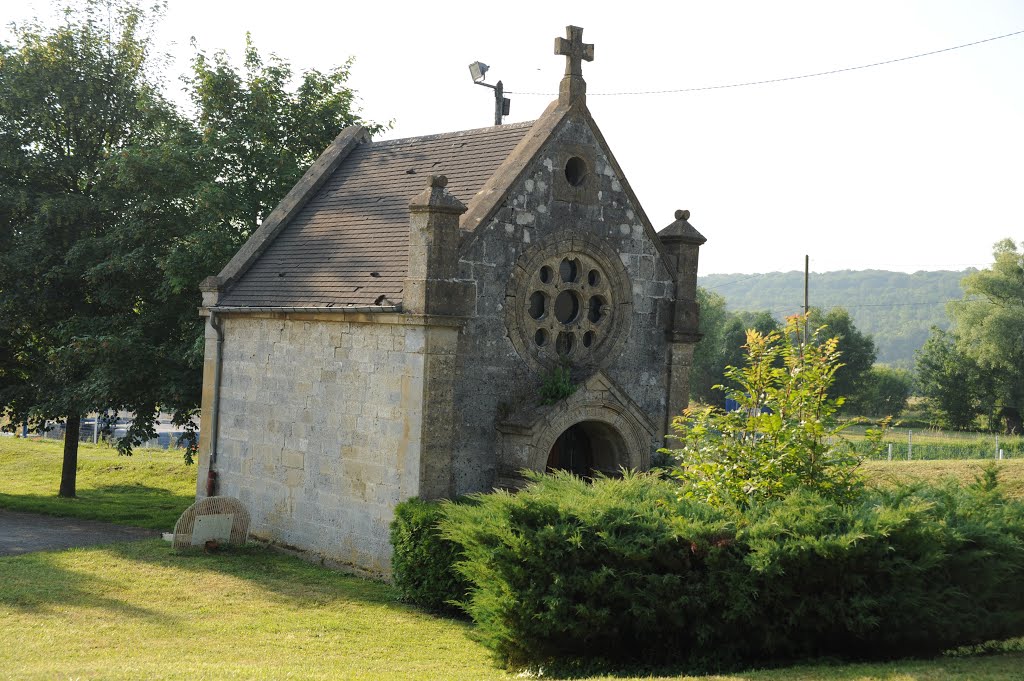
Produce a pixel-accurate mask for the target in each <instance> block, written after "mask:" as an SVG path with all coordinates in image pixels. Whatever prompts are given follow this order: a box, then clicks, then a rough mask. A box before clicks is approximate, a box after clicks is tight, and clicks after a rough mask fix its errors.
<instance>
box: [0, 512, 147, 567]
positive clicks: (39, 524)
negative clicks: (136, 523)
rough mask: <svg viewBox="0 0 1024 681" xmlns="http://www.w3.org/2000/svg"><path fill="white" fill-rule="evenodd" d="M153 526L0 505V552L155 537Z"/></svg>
mask: <svg viewBox="0 0 1024 681" xmlns="http://www.w3.org/2000/svg"><path fill="white" fill-rule="evenodd" d="M159 536H160V533H159V532H158V531H156V530H147V529H144V528H141V527H127V526H125V525H114V524H113V523H103V522H99V521H96V520H79V519H78V518H58V517H55V516H49V515H39V514H37V513H21V512H18V511H5V510H3V509H0V556H17V555H20V554H22V553H29V552H30V551H55V550H60V549H69V548H72V547H75V546H92V545H95V544H110V543H113V542H119V541H132V540H137V539H151V538H154V537H159Z"/></svg>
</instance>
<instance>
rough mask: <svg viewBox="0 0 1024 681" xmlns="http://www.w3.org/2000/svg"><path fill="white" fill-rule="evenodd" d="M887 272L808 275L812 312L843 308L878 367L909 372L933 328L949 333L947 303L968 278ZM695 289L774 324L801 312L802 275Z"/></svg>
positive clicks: (720, 281)
mask: <svg viewBox="0 0 1024 681" xmlns="http://www.w3.org/2000/svg"><path fill="white" fill-rule="evenodd" d="M969 271H971V270H965V271H961V272H949V271H940V272H915V273H914V274H905V273H903V272H887V271H884V270H861V271H853V270H844V271H842V272H824V273H821V274H815V273H813V272H812V273H811V276H810V286H809V290H810V303H811V306H812V307H820V308H822V309H825V310H827V309H829V308H831V307H844V308H846V309H847V310H848V311H849V312H850V315H851V316H852V317H853V320H854V323H855V324H856V325H857V328H858V329H860V330H861V331H864V332H866V333H869V334H871V336H872V337H873V338H874V339H875V345H876V347H877V348H878V360H877V361H878V362H880V363H884V364H888V365H890V366H894V367H900V368H904V369H912V368H913V366H914V352H915V351H916V350H917V349H918V348H920V347H921V345H922V344H923V343H924V341H925V339H927V338H928V333H929V329H930V328H931V327H932V325H935V326H938V327H940V328H942V329H948V328H949V323H950V322H949V317H947V316H946V302H947V301H949V300H955V299H959V298H962V297H963V292H962V291H961V290H960V280H961V279H962V278H963V276H964V275H965V274H967V272H969ZM698 284H699V285H700V286H702V287H704V288H705V289H707V290H709V291H714V292H715V293H718V294H720V295H721V296H723V297H724V298H725V300H726V302H727V304H728V308H729V310H732V311H734V312H740V311H744V310H749V311H754V312H756V311H760V310H770V311H771V312H772V314H773V315H774V316H775V317H776V318H777V319H780V320H781V319H785V317H786V316H787V315H791V314H796V313H798V312H800V310H801V308H802V307H803V302H804V273H803V272H769V273H767V274H709V275H707V276H705V277H700V278H699V280H698Z"/></svg>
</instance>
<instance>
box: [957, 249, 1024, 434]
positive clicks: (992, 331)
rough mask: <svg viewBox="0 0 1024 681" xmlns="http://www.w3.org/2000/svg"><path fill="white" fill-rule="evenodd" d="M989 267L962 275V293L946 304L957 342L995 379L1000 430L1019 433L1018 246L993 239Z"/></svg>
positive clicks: (1023, 424)
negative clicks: (1000, 423) (1001, 425)
mask: <svg viewBox="0 0 1024 681" xmlns="http://www.w3.org/2000/svg"><path fill="white" fill-rule="evenodd" d="M993 256H994V260H995V262H994V263H993V264H992V267H990V268H988V269H984V270H979V271H977V272H973V273H971V274H968V275H967V276H966V277H964V279H963V281H962V282H961V286H962V287H963V289H964V293H965V294H966V296H965V298H964V299H963V300H960V301H955V302H952V303H950V304H949V312H950V315H951V316H952V317H953V320H954V322H955V324H956V333H957V338H958V342H957V347H958V349H959V351H960V352H961V353H962V354H963V355H964V356H966V357H969V358H970V359H972V360H974V361H975V362H977V364H978V366H980V367H981V368H982V369H986V370H990V371H992V372H993V377H994V378H995V380H996V386H995V391H996V394H995V395H994V397H995V400H994V402H995V403H996V404H997V405H998V407H999V412H1000V416H1001V417H1002V419H1003V422H1004V424H1005V430H1006V431H1007V432H1010V433H1021V432H1024V420H1022V418H1021V414H1022V413H1024V251H1022V250H1019V249H1018V247H1017V244H1016V243H1014V241H1013V240H1012V239H1004V240H1002V241H1000V242H998V243H997V244H996V245H995V247H994V250H993Z"/></svg>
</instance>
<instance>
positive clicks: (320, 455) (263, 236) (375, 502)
mask: <svg viewBox="0 0 1024 681" xmlns="http://www.w3.org/2000/svg"><path fill="white" fill-rule="evenodd" d="M556 53H558V54H564V55H566V62H567V64H566V75H565V78H563V80H562V84H561V86H560V89H559V92H560V94H559V98H558V100H557V101H555V102H553V103H552V104H551V105H550V106H549V107H548V108H547V110H546V111H545V112H544V113H543V114H542V116H541V117H540V118H539V119H537V120H536V121H534V122H532V123H525V124H516V125H506V126H495V127H492V128H484V129H480V130H469V131H463V132H457V133H447V134H442V135H435V136H430V137H421V138H411V139H406V140H393V141H386V142H373V141H371V140H370V139H369V138H368V136H367V135H366V134H365V132H364V131H362V130H361V129H358V128H354V129H347V130H345V131H342V133H341V134H340V135H339V136H338V138H337V140H335V142H334V143H333V144H332V145H331V147H330V148H329V149H327V150H326V151H325V152H324V154H323V155H322V156H321V157H320V158H319V159H318V160H317V161H316V163H315V164H314V165H313V166H312V167H311V168H310V170H309V171H308V172H307V173H306V175H305V176H304V177H303V178H302V180H301V181H300V182H299V183H298V184H297V185H296V186H295V188H293V189H292V191H291V192H290V193H289V194H288V196H287V197H285V199H284V200H283V201H282V203H281V205H280V206H278V207H277V208H276V209H275V210H274V212H273V213H272V214H271V215H270V216H268V218H267V219H266V220H265V221H264V223H263V225H262V226H261V227H260V229H259V230H258V231H257V232H256V233H255V234H254V235H253V236H252V238H250V240H249V241H248V242H247V243H246V244H245V246H244V247H243V248H242V249H241V251H239V253H238V254H237V255H236V256H235V258H233V259H232V261H231V262H230V263H229V264H228V265H227V266H226V267H225V268H224V270H223V271H222V272H221V273H220V274H219V275H218V276H217V277H210V278H208V279H207V280H206V281H205V282H204V283H203V314H204V315H205V316H206V318H207V324H206V329H207V332H206V357H205V366H204V384H203V405H202V406H203V415H204V429H203V432H202V439H201V442H200V481H199V486H198V487H199V489H198V490H197V494H198V496H199V497H203V496H206V495H207V494H209V493H216V494H221V495H228V496H235V497H238V498H239V499H240V500H241V501H242V502H243V503H244V504H245V505H246V507H247V508H248V509H249V511H250V514H251V518H252V524H251V533H252V535H253V536H255V537H258V538H261V539H265V540H267V541H270V542H273V543H275V544H278V545H281V546H286V547H290V548H293V549H295V550H298V551H300V552H302V553H304V554H306V555H307V556H309V557H312V558H314V559H320V560H323V561H324V562H325V563H328V564H331V565H336V566H339V567H346V568H349V569H354V570H356V571H361V572H365V573H369V574H373V575H378V576H387V575H388V574H389V571H390V567H389V560H390V548H389V545H388V524H389V523H390V521H391V518H392V513H393V509H394V507H395V505H396V504H397V503H399V502H400V501H401V500H403V499H406V498H408V497H411V496H420V497H424V498H439V497H449V496H453V495H457V494H465V493H468V492H476V491H486V490H490V489H492V488H495V487H504V488H515V487H517V486H520V485H521V484H522V481H523V478H522V475H521V473H522V471H524V470H527V469H529V470H537V471H543V470H550V469H566V470H571V471H573V472H575V473H577V474H580V475H584V476H589V475H594V474H597V473H604V474H610V475H614V474H616V473H617V472H618V471H619V470H621V469H622V468H623V467H625V468H639V469H643V468H646V467H648V466H649V462H650V456H651V454H652V453H653V452H654V451H656V450H657V449H658V447H660V446H662V444H663V438H664V435H665V433H666V431H667V428H668V424H669V422H670V421H671V417H672V416H673V415H675V414H678V413H679V412H680V411H681V410H682V409H683V408H684V407H685V406H686V403H687V398H688V394H689V381H688V371H689V366H690V363H691V360H692V356H693V348H694V344H695V343H696V342H697V341H698V340H699V335H698V333H697V320H698V309H697V304H696V302H695V297H696V278H697V256H698V249H699V247H700V245H701V244H702V243H704V237H702V236H701V235H700V234H699V233H698V232H697V231H696V230H695V229H694V228H693V227H692V226H691V225H690V224H689V222H688V218H689V213H688V212H686V211H677V213H676V215H675V218H676V219H675V221H674V222H672V223H671V224H670V225H669V226H668V227H667V228H665V229H663V230H662V231H661V232H660V234H656V233H655V231H654V229H653V227H652V225H651V222H650V221H649V220H648V218H647V216H646V215H645V213H644V211H643V209H642V207H641V206H640V205H639V203H638V202H637V200H636V197H635V195H634V194H633V192H632V190H631V189H630V187H629V184H628V182H627V181H626V178H625V176H624V174H623V173H622V169H621V168H620V167H619V166H618V163H617V162H616V161H615V158H614V156H613V155H612V153H611V151H610V149H608V146H607V144H606V143H605V141H604V138H603V137H602V136H601V133H600V131H599V129H598V127H597V125H596V124H595V122H594V121H593V119H592V118H591V116H590V113H589V111H588V110H587V107H586V84H585V82H584V81H583V77H582V71H581V68H580V62H581V60H587V61H590V60H592V59H593V53H594V50H593V46H592V45H586V44H584V43H583V42H582V29H579V28H576V27H572V26H570V27H568V29H567V38H566V39H562V38H559V39H557V41H556ZM562 368H565V369H567V370H568V371H569V372H570V375H571V379H572V382H573V383H574V384H575V385H576V390H575V392H573V393H572V394H571V395H569V396H568V397H566V398H564V399H561V400H559V401H557V402H556V403H555V404H547V405H542V404H541V400H540V398H539V392H540V389H541V385H542V384H543V383H544V382H545V381H551V380H552V376H553V375H554V372H555V371H556V370H561V369H562Z"/></svg>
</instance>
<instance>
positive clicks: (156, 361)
mask: <svg viewBox="0 0 1024 681" xmlns="http://www.w3.org/2000/svg"><path fill="white" fill-rule="evenodd" d="M156 16H157V15H156V14H147V13H145V12H143V11H142V10H141V9H139V8H138V7H137V6H136V5H134V4H132V3H131V2H128V1H126V0H110V1H104V2H100V1H99V0H84V1H83V2H81V3H80V4H78V5H77V6H75V7H74V8H72V9H69V10H67V11H66V12H65V16H64V20H63V23H62V24H60V25H58V26H56V27H53V28H48V27H45V26H43V25H41V24H39V23H38V22H29V23H26V24H22V25H19V26H16V27H14V43H13V44H3V45H0V230H2V231H0V328H2V330H3V336H4V341H3V343H4V344H5V345H6V346H7V347H5V350H6V353H5V354H6V357H5V360H4V361H3V362H2V363H0V410H2V412H3V413H4V414H5V415H6V416H7V417H8V418H9V420H10V422H11V425H15V424H19V423H22V422H25V421H28V422H30V423H32V424H33V425H34V426H36V427H41V426H42V424H43V423H44V422H45V421H46V420H64V421H65V422H66V426H67V427H66V438H65V448H64V466H63V472H62V477H61V485H60V495H61V496H75V469H76V461H77V450H78V434H79V425H80V416H81V414H83V413H85V412H87V411H93V410H98V411H104V410H106V409H111V408H119V409H129V410H132V411H135V412H136V413H138V414H142V415H146V414H150V415H151V414H153V413H154V412H155V409H156V406H157V405H158V404H161V405H164V406H166V407H170V408H172V409H174V408H178V407H182V406H183V405H184V404H187V403H189V402H190V401H192V395H193V393H195V392H196V388H197V385H198V383H197V381H196V373H197V369H196V368H195V367H193V366H189V365H188V362H187V361H185V360H184V359H183V358H182V356H181V354H180V347H181V346H188V345H190V344H194V343H195V338H194V337H193V334H194V333H195V331H196V330H197V328H198V327H197V326H195V325H193V328H192V330H191V331H188V332H186V333H184V334H182V333H181V332H180V331H179V330H178V329H177V326H176V325H177V322H178V316H179V314H180V307H175V306H174V305H168V304H167V302H168V301H167V300H166V299H165V297H164V293H165V292H164V290H163V289H162V288H161V287H162V272H161V267H160V265H161V260H162V258H163V257H165V256H166V254H167V253H168V246H169V245H170V244H171V243H172V242H173V241H174V239H176V238H179V237H181V236H182V235H183V234H186V233H187V232H189V231H190V230H191V228H192V217H191V209H192V206H191V201H190V200H189V199H188V197H189V196H191V195H192V194H193V193H194V190H193V186H192V181H193V178H194V176H195V171H194V165H195V162H194V160H193V159H194V157H195V155H196V143H197V142H198V138H197V137H196V136H195V135H194V134H193V133H192V128H191V127H190V126H189V125H188V124H187V122H186V121H184V120H183V119H182V118H181V117H180V116H178V114H177V113H176V111H175V110H174V108H173V107H172V106H171V105H170V104H168V102H167V101H165V100H164V99H163V97H162V96H161V95H160V92H159V88H158V85H159V84H158V82H157V81H156V80H155V79H154V77H153V76H152V74H151V73H150V71H149V69H148V64H149V62H150V47H151V43H150V37H149V35H150V30H151V28H152V25H153V24H152V21H153V19H154V18H155V17H156ZM191 314H194V311H192V313H191ZM168 328H171V331H170V332H169V331H168ZM152 425H153V418H152V417H150V418H149V419H148V420H147V419H146V418H145V417H143V418H141V419H137V423H136V426H135V429H134V431H133V432H132V434H131V436H130V437H129V438H128V440H127V441H126V442H125V443H124V445H125V446H126V448H130V446H131V442H132V440H135V441H137V440H138V439H140V438H141V437H142V436H144V435H145V434H149V433H151V432H152Z"/></svg>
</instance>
